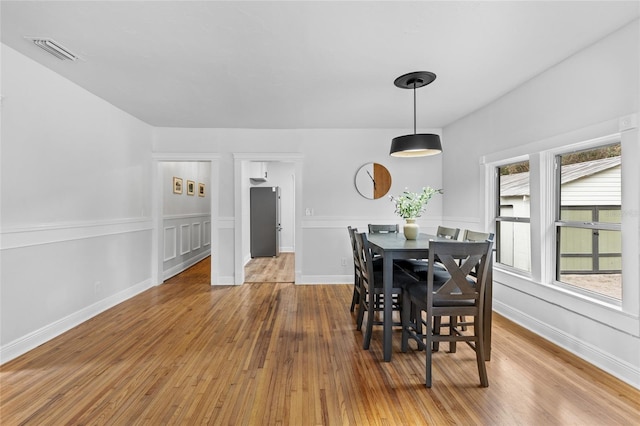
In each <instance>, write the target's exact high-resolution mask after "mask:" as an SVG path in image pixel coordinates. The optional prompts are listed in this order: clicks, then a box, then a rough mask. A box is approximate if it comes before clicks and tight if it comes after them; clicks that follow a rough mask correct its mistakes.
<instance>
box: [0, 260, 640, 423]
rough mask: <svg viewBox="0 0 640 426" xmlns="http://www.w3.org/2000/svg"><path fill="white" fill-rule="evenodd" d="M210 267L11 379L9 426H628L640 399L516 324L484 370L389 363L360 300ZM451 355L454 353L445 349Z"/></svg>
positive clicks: (27, 362)
mask: <svg viewBox="0 0 640 426" xmlns="http://www.w3.org/2000/svg"><path fill="white" fill-rule="evenodd" d="M208 268H209V259H205V260H204V261H202V262H200V263H199V264H197V265H196V266H194V267H193V268H191V269H190V270H188V271H186V272H185V273H183V274H180V275H178V276H176V277H174V278H172V279H171V280H169V281H168V282H167V283H165V284H163V285H161V286H158V287H155V288H152V289H149V290H148V291H146V292H144V293H142V294H140V295H138V296H136V297H134V298H132V299H130V300H128V301H126V302H124V303H122V304H120V305H118V306H116V307H114V308H112V309H110V310H108V311H106V312H104V313H103V314H101V315H99V316H97V317H95V318H93V319H91V320H89V321H87V322H85V323H83V324H82V325H80V326H78V327H76V328H74V329H72V330H70V331H69V332H67V333H65V334H64V335H62V336H59V337H58V338H56V339H54V340H51V341H49V342H48V343H46V344H44V345H42V346H40V347H38V348H36V349H34V350H33V351H31V352H29V353H27V354H25V355H24V356H21V357H19V358H17V359H15V360H13V361H10V362H8V363H6V364H4V365H3V366H2V367H0V386H1V388H0V410H1V411H0V423H1V424H2V425H18V424H29V425H45V424H46V425H62V424H114V425H132V424H149V425H161V424H162V425H165V424H188V425H191V424H203V423H208V424H216V425H218V424H232V425H273V424H284V425H316V424H331V425H337V424H339V425H342V424H353V425H367V424H373V425H382V424H385V425H393V424H408V425H410V424H420V425H424V424H434V425H440V424H465V425H467V424H491V425H495V424H498V425H542V424H544V425H552V424H558V425H560V424H562V425H564V424H577V425H596V424H597V425H629V424H634V423H635V424H637V423H636V422H637V421H638V419H639V418H640V391H638V390H636V389H634V388H632V387H631V386H628V385H626V384H624V383H622V382H620V381H619V380H616V379H615V378H613V377H611V376H609V375H607V374H605V373H603V372H602V371H600V370H598V369H596V368H594V367H593V366H591V365H589V364H588V363H586V362H584V361H581V360H580V359H578V358H576V357H574V356H572V355H570V354H569V353H567V352H566V351H564V350H562V349H559V348H558V347H556V346H554V345H552V344H550V343H548V342H546V341H544V340H543V339H541V338H539V337H536V336H535V335H533V334H532V333H530V332H527V331H525V330H523V329H522V328H520V327H518V326H516V325H515V324H513V323H511V322H509V321H507V320H506V319H504V318H502V317H500V316H498V315H496V316H495V320H494V323H493V324H494V335H493V339H494V340H493V345H494V346H493V354H492V360H491V361H490V362H488V363H487V368H488V374H489V387H488V388H480V387H479V381H478V377H477V369H476V366H475V360H474V355H473V352H472V351H471V349H469V348H468V347H466V345H458V352H457V353H456V354H449V353H446V352H445V351H440V352H438V353H436V354H435V356H434V383H433V388H432V389H426V388H425V387H424V354H423V353H421V352H417V351H410V352H409V353H406V354H403V353H401V352H400V338H399V337H400V336H399V333H398V332H396V333H395V334H394V346H393V359H392V361H391V362H390V363H384V362H381V361H380V360H381V359H382V348H381V344H380V343H381V333H380V331H379V330H377V331H375V333H374V336H373V341H372V344H371V349H370V350H368V351H365V350H363V349H362V347H361V345H362V334H361V333H360V332H359V331H356V330H355V325H354V319H353V316H352V314H351V313H350V312H349V304H350V301H351V289H352V287H351V285H309V286H296V285H293V284H281V283H276V284H271V283H270V284H245V285H242V286H229V287H211V286H210V285H209V269H208ZM445 348H446V345H445Z"/></svg>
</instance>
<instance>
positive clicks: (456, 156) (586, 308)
mask: <svg viewBox="0 0 640 426" xmlns="http://www.w3.org/2000/svg"><path fill="white" fill-rule="evenodd" d="M639 34H640V30H639V27H638V21H637V20H636V21H635V22H634V23H632V24H630V25H628V26H626V27H625V28H623V29H621V30H619V31H617V32H615V33H613V34H612V35H610V36H609V37H606V38H605V39H603V40H601V41H599V42H597V43H595V44H594V45H592V46H589V47H588V48H586V49H585V50H583V51H581V52H579V53H578V54H576V55H574V56H572V57H569V58H567V59H566V60H565V61H563V62H561V63H559V64H558V65H557V66H555V67H553V68H551V69H549V70H548V71H546V72H544V73H542V74H540V75H539V76H537V77H536V78H534V79H532V80H530V81H529V82H527V83H526V84H524V85H522V86H521V87H519V88H517V89H516V90H514V91H512V92H511V93H509V94H507V95H505V96H504V97H502V98H500V99H498V100H496V101H495V102H494V103H492V104H490V105H487V106H486V107H484V108H482V109H480V110H478V111H476V112H474V113H473V114H470V115H469V116H467V117H465V118H463V119H461V120H459V121H458V122H456V123H454V124H452V125H450V126H448V127H447V128H445V129H444V131H443V132H444V139H443V140H444V157H443V161H444V164H443V176H444V183H445V191H446V194H447V195H446V197H445V200H444V201H445V203H444V209H443V213H444V216H445V217H447V219H449V220H450V221H451V224H453V225H458V226H462V227H464V226H469V227H471V226H473V227H477V228H478V229H482V228H484V226H485V224H491V221H492V214H493V212H492V211H491V206H490V205H487V203H486V200H487V197H486V196H485V192H484V187H483V182H484V179H485V174H484V170H483V166H482V165H481V163H482V162H483V161H487V160H488V159H492V160H496V161H497V160H499V159H500V158H503V159H508V158H510V157H512V156H520V155H528V154H532V153H533V154H534V155H533V156H532V158H531V160H532V166H533V167H532V225H531V226H532V235H538V236H539V237H540V238H538V239H542V240H544V238H543V237H544V236H545V235H547V238H551V235H552V234H553V233H552V231H550V230H549V229H540V227H539V224H538V223H537V222H539V221H538V220H536V219H534V218H535V216H536V215H545V214H547V213H546V210H548V209H550V208H551V207H549V206H547V207H546V208H545V207H544V206H540V205H535V202H536V201H535V197H536V195H537V191H539V190H540V188H537V187H539V186H540V185H539V184H538V183H537V182H539V181H540V176H538V175H537V174H536V173H534V170H535V168H534V167H535V165H536V164H539V163H540V161H541V160H540V158H539V157H538V156H537V154H535V153H536V152H538V151H540V150H545V149H553V148H556V147H560V146H565V145H568V144H572V143H579V142H581V141H586V140H589V139H594V138H599V137H604V136H607V135H609V134H612V133H616V132H618V131H619V127H618V123H619V119H620V118H622V117H626V116H628V115H631V114H638V108H639V98H640V96H639V92H640V88H639V76H640V72H639V69H640V67H639V51H640V46H639ZM622 140H623V167H622V170H623V225H622V226H623V235H624V236H625V238H624V242H623V244H624V248H623V251H624V253H625V254H624V255H623V256H626V257H624V258H623V280H624V281H625V284H624V286H625V294H624V298H625V302H624V303H623V306H622V307H615V306H606V305H604V304H602V303H598V302H596V301H589V300H586V299H581V298H577V297H574V296H572V295H570V294H567V292H566V291H562V290H561V289H559V288H557V287H555V286H552V285H549V281H548V278H549V274H548V273H545V271H546V269H545V267H544V265H545V262H550V261H549V257H545V256H547V255H546V254H544V253H545V250H546V249H545V246H544V243H543V244H542V246H541V245H540V244H538V245H537V246H536V245H534V246H533V249H532V262H533V265H534V267H533V269H534V270H533V271H532V272H533V274H532V275H533V276H532V277H530V278H527V277H519V276H516V275H513V274H510V273H508V272H504V271H500V270H499V268H498V269H497V270H496V273H495V275H494V276H495V283H494V296H495V302H494V308H495V309H496V310H497V311H498V312H500V313H502V314H504V315H506V316H508V317H510V318H512V319H514V320H515V321H517V322H520V323H522V324H524V325H525V326H526V327H528V328H530V329H532V330H534V331H535V332H537V333H539V334H541V335H543V336H545V337H547V338H548V339H550V340H552V341H554V342H556V343H558V344H560V345H561V346H564V347H565V348H567V349H569V350H571V351H572V352H574V353H577V354H578V355H580V356H582V357H584V358H585V359H587V360H589V361H591V362H593V363H595V364H596V365H599V366H600V367H602V368H603V369H605V370H607V371H609V372H611V373H612V374H614V375H616V376H618V377H620V378H622V379H623V380H626V381H627V382H629V383H631V384H633V385H634V386H636V387H640V356H638V354H640V338H639V334H640V319H639V317H638V306H639V304H640V292H639V291H638V276H639V273H638V267H639V266H638V265H639V264H640V262H639V261H638V260H640V255H639V253H638V240H639V239H640V228H639V227H638V206H639V205H640V203H639V201H638V200H639V198H640V191H639V189H638V186H637V184H636V183H637V182H638V181H639V180H640V179H639V174H638V171H637V166H636V163H637V159H638V153H639V148H638V147H639V146H640V141H639V140H638V131H637V129H631V130H626V131H624V132H622ZM625 156H626V157H625ZM625 158H626V160H625ZM625 161H626V162H627V163H626V164H628V166H627V167H625ZM532 242H533V243H534V244H535V241H534V239H533V238H532ZM536 249H538V250H536ZM551 258H552V256H551ZM624 259H627V260H628V261H627V262H626V263H624ZM536 265H537V266H536ZM536 268H538V269H539V270H538V271H537V272H536V270H535V269H536ZM548 268H552V266H549V267H548Z"/></svg>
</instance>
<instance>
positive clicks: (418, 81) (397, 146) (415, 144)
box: [389, 71, 442, 157]
mask: <svg viewBox="0 0 640 426" xmlns="http://www.w3.org/2000/svg"><path fill="white" fill-rule="evenodd" d="M435 79H436V75H435V74H434V73H432V72H429V71H415V72H410V73H409V74H405V75H401V76H400V77H398V78H396V79H395V81H394V82H393V84H395V85H396V87H399V88H401V89H413V134H412V135H404V136H398V137H396V138H393V140H392V141H391V151H390V152H389V154H390V155H391V156H392V157H425V156H427V155H435V154H440V153H441V152H442V144H441V143H440V136H438V135H436V134H433V133H421V134H416V89H418V88H420V87H423V86H426V85H427V84H429V83H431V82H432V81H433V80H435Z"/></svg>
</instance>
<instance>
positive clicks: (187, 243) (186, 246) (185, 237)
mask: <svg viewBox="0 0 640 426" xmlns="http://www.w3.org/2000/svg"><path fill="white" fill-rule="evenodd" d="M190 228H191V225H190V224H188V223H187V224H185V225H180V254H181V255H185V254H187V253H189V252H190V251H191V229H190Z"/></svg>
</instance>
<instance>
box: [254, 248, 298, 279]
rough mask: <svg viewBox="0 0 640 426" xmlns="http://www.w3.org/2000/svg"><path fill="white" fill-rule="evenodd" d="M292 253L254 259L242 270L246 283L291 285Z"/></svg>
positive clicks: (293, 276) (293, 273)
mask: <svg viewBox="0 0 640 426" xmlns="http://www.w3.org/2000/svg"><path fill="white" fill-rule="evenodd" d="M294 259H295V254H294V253H280V255H279V256H278V257H254V258H253V259H251V260H250V261H249V263H247V266H245V268H244V274H245V278H244V281H245V282H247V283H267V282H268V283H293V282H295V272H294V271H295V270H294V267H293V263H294Z"/></svg>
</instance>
